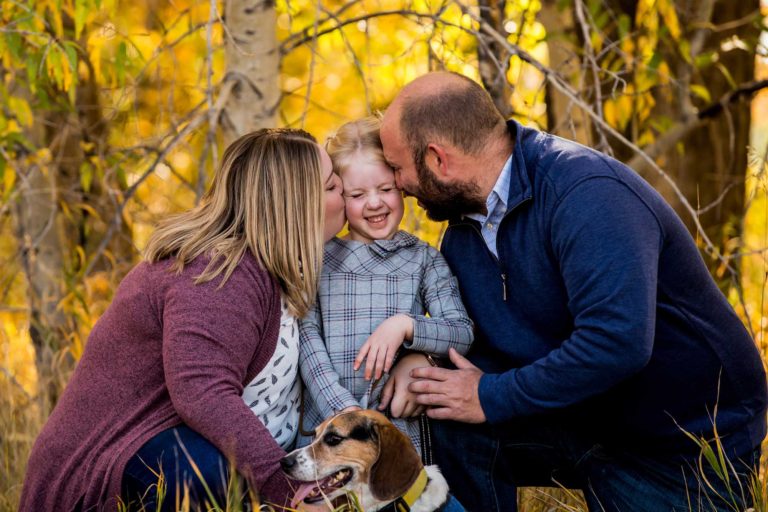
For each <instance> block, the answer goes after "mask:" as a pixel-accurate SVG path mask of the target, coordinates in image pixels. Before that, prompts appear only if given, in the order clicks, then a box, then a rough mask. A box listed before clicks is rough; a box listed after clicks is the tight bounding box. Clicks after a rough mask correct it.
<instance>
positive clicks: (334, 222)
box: [320, 147, 347, 242]
mask: <svg viewBox="0 0 768 512" xmlns="http://www.w3.org/2000/svg"><path fill="white" fill-rule="evenodd" d="M320 161H321V165H322V170H323V183H324V188H325V229H324V232H323V240H325V241H326V242H327V241H328V240H330V239H331V238H333V237H334V235H336V233H338V232H339V231H341V228H343V227H344V223H345V222H346V221H347V218H346V216H345V215H344V197H342V195H341V193H342V188H341V178H339V177H338V176H337V175H336V174H335V173H334V172H333V164H332V163H331V157H329V156H328V153H327V152H326V151H325V149H324V148H322V147H321V148H320Z"/></svg>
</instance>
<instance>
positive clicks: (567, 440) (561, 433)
mask: <svg viewBox="0 0 768 512" xmlns="http://www.w3.org/2000/svg"><path fill="white" fill-rule="evenodd" d="M432 440H433V446H434V459H435V462H436V464H437V465H438V466H439V467H440V469H441V471H442V472H443V474H444V475H445V477H446V479H447V480H448V485H449V486H450V489H451V493H452V494H453V495H455V496H456V498H458V500H459V501H460V502H461V503H462V504H464V506H465V507H466V508H467V510H469V511H483V512H491V511H503V512H514V511H516V510H517V488H518V487H528V486H536V487H565V488H570V489H581V490H582V491H583V492H584V497H585V499H586V502H587V506H588V507H589V510H590V511H593V512H595V511H601V512H602V511H605V512H614V511H624V512H626V511H631V512H646V511H647V512H662V511H663V512H669V511H686V512H688V511H699V510H701V511H715V510H729V511H731V510H733V509H734V508H733V505H732V506H730V507H729V506H728V504H729V503H731V504H733V503H736V507H737V508H738V510H744V509H745V508H747V507H746V506H745V505H746V503H747V502H749V496H750V495H749V489H748V484H747V482H748V476H747V475H748V474H749V472H750V471H753V470H755V468H757V466H758V463H759V459H760V450H759V447H758V448H756V449H755V450H754V451H752V452H750V453H748V454H745V456H743V457H741V458H740V460H731V463H732V464H733V466H734V467H735V468H736V470H737V472H738V473H739V474H738V475H736V478H734V475H731V489H732V490H733V491H734V493H735V496H733V497H732V496H731V495H730V494H729V492H728V490H727V489H726V486H725V485H724V483H723V481H722V479H721V478H719V477H718V476H717V475H715V474H714V472H713V471H711V469H710V468H709V466H708V464H707V463H706V461H705V462H704V466H705V476H706V479H707V481H708V482H709V483H710V484H712V486H714V487H715V489H716V491H717V493H719V494H720V495H721V496H723V497H725V499H722V498H719V497H718V496H717V495H716V493H715V491H713V490H712V489H710V488H709V487H708V486H707V484H705V483H703V482H702V478H701V472H700V470H698V468H697V464H698V458H697V457H695V456H690V457H689V458H688V459H686V458H684V457H682V456H671V455H649V454H641V453H631V452H629V451H618V450H615V449H608V448H606V447H605V446H602V445H600V444H599V443H596V442H594V441H592V440H589V439H587V438H585V437H584V436H581V435H578V434H576V433H573V432H570V431H568V430H566V429H563V428H557V427H551V426H548V425H542V424H540V423H538V424H537V423H536V422H530V421H520V422H513V423H509V424H505V425H503V426H491V425H487V424H482V425H470V424H465V423H457V422H451V421H434V422H432Z"/></svg>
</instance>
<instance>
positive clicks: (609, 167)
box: [520, 129, 637, 200]
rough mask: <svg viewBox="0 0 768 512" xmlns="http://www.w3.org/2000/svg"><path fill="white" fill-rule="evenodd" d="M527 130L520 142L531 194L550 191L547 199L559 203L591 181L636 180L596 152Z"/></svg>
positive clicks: (603, 155) (634, 176) (552, 136)
mask: <svg viewBox="0 0 768 512" xmlns="http://www.w3.org/2000/svg"><path fill="white" fill-rule="evenodd" d="M526 131H527V132H528V133H526V136H523V137H522V138H521V140H520V142H521V143H522V144H523V148H522V149H523V155H524V158H525V166H526V170H527V172H528V175H529V177H530V179H531V182H532V184H533V186H534V189H535V192H534V195H536V193H538V194H539V195H541V194H542V193H543V192H544V191H547V192H552V193H551V194H547V195H548V196H549V197H551V198H552V199H555V200H559V199H560V198H562V196H563V195H564V194H566V193H567V192H568V191H569V190H571V189H572V188H573V187H574V186H576V185H578V184H579V183H582V182H584V181H587V180H590V179H594V178H609V179H614V180H618V181H621V182H624V183H628V182H634V181H636V179H637V176H636V175H635V173H634V172H633V171H632V170H631V169H630V168H629V167H627V166H626V165H624V164H623V163H621V162H619V161H618V160H616V159H614V158H612V157H610V156H608V155H606V154H604V153H601V152H599V151H597V150H595V149H592V148H589V147H587V146H584V145H582V144H579V143H578V142H575V141H572V140H568V139H565V138H562V137H559V136H557V135H553V134H550V133H546V132H540V131H537V130H532V129H526ZM531 132H532V133H531ZM524 133H525V132H524Z"/></svg>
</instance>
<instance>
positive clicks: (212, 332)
mask: <svg viewBox="0 0 768 512" xmlns="http://www.w3.org/2000/svg"><path fill="white" fill-rule="evenodd" d="M190 275H191V273H190V272H187V271H185V272H184V273H183V274H182V275H180V276H178V278H177V279H175V281H173V283H172V284H171V286H170V287H169V288H168V289H167V290H166V292H165V293H166V295H165V301H164V306H163V368H164V372H165V378H166V382H167V385H168V392H169V394H170V397H171V402H172V403H173V406H174V408H175V409H176V411H177V413H178V414H179V416H180V417H181V419H182V420H183V421H184V423H186V424H187V425H188V426H189V427H190V428H192V429H194V430H195V431H197V432H198V433H200V434H201V435H203V436H204V437H205V438H206V439H208V440H209V441H210V442H211V443H213V444H214V445H215V446H216V447H217V448H218V449H219V450H221V452H222V453H223V454H224V455H225V456H226V457H227V458H228V459H229V460H230V461H232V462H234V464H235V466H236V468H237V470H238V471H239V472H240V473H241V474H242V475H243V476H244V477H245V478H246V479H247V480H248V482H249V484H250V486H251V488H252V489H253V490H254V491H256V492H257V493H259V495H260V496H261V497H262V499H264V500H266V501H270V502H273V503H276V504H279V505H283V504H284V503H285V501H286V499H287V498H289V497H290V495H291V492H290V487H289V485H288V481H287V480H286V478H285V476H283V474H282V471H281V470H280V466H279V461H280V459H281V458H282V457H283V456H284V455H285V452H284V451H283V450H282V449H281V448H280V446H279V445H278V444H277V443H276V442H275V440H274V439H273V438H272V436H271V434H270V433H269V431H268V430H267V429H266V427H265V426H264V425H263V424H262V423H261V421H260V420H259V419H258V418H257V417H256V415H254V414H253V412H252V411H251V410H250V409H249V408H248V406H247V405H246V404H245V402H244V401H243V399H242V397H241V395H242V392H243V382H244V381H245V379H246V374H247V371H248V367H249V364H250V363H251V361H252V360H253V358H258V359H263V360H268V359H269V357H270V356H271V354H265V353H264V351H269V350H270V343H269V340H265V339H264V337H265V331H266V328H267V325H268V320H269V315H270V313H272V308H270V305H273V301H274V300H275V298H274V297H275V294H276V293H278V291H277V290H275V289H274V287H273V285H272V283H271V280H270V279H269V278H268V276H267V275H266V273H264V272H263V271H261V273H260V274H256V275H255V276H254V274H251V273H248V272H247V271H244V270H242V269H241V268H240V267H238V269H236V270H235V272H234V273H233V274H232V275H231V276H230V278H229V280H228V281H227V282H226V284H225V285H224V286H223V287H221V288H219V287H218V285H219V283H220V279H214V280H213V281H209V282H207V283H202V284H199V285H196V284H194V281H193V278H191V277H190ZM254 277H255V278H254Z"/></svg>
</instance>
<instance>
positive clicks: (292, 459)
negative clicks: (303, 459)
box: [280, 454, 296, 473]
mask: <svg viewBox="0 0 768 512" xmlns="http://www.w3.org/2000/svg"><path fill="white" fill-rule="evenodd" d="M295 465H296V456H295V455H293V454H289V455H286V456H285V457H283V458H282V459H280V467H281V468H283V471H285V472H286V473H287V472H288V471H290V470H291V468H292V467H293V466H295Z"/></svg>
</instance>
